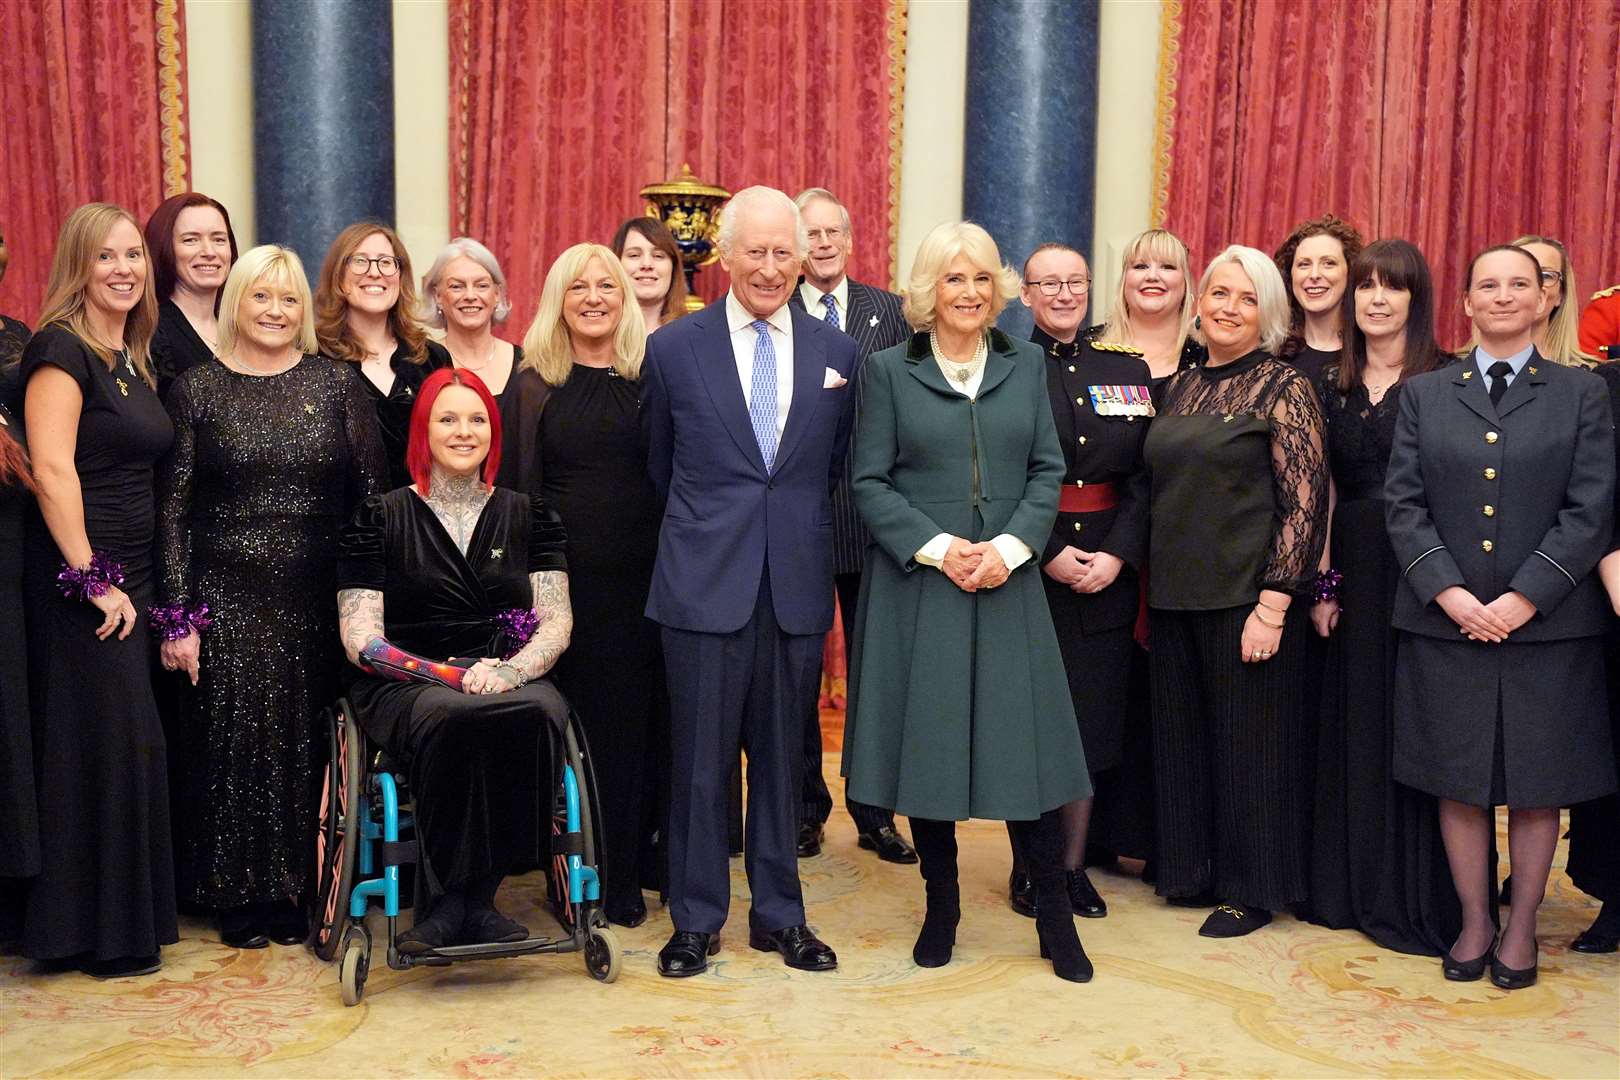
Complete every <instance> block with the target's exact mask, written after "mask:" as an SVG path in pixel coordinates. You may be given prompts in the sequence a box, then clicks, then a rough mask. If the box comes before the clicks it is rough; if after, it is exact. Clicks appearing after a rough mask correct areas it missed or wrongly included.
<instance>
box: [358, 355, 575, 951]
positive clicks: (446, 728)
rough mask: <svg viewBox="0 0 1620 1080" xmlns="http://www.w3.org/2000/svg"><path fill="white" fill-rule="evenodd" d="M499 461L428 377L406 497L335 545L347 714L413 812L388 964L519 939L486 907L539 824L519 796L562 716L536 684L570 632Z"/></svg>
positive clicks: (520, 501) (557, 538)
mask: <svg viewBox="0 0 1620 1080" xmlns="http://www.w3.org/2000/svg"><path fill="white" fill-rule="evenodd" d="M500 447H501V417H500V412H499V409H498V407H497V405H496V403H495V400H494V398H493V397H492V396H491V395H490V393H489V390H488V388H486V387H485V386H484V384H483V382H482V381H481V380H480V379H479V378H478V376H477V375H475V374H473V373H471V372H469V371H465V370H457V369H451V368H444V369H441V370H439V371H436V372H434V373H433V374H432V375H430V376H429V377H428V379H427V380H426V382H425V383H424V384H423V386H422V389H421V392H420V394H419V396H418V399H417V402H416V407H415V410H414V412H413V413H412V415H411V425H410V441H409V445H408V447H407V450H406V465H407V468H408V469H409V471H410V474H411V478H412V479H413V480H414V481H415V483H414V484H412V485H411V486H410V487H402V488H398V489H396V490H394V491H391V492H389V493H388V494H386V495H377V496H373V497H371V498H369V499H367V500H365V501H364V502H363V503H362V504H361V506H360V508H359V511H358V512H357V513H356V515H355V518H354V520H353V521H352V522H351V523H350V524H349V526H348V527H347V528H346V529H345V530H344V532H343V536H342V541H341V553H340V558H339V568H338V589H339V591H338V612H339V618H340V622H341V627H340V630H341V634H342V638H343V647H344V651H345V652H346V653H347V654H348V657H349V660H350V662H351V663H353V664H354V665H355V666H356V667H358V668H360V669H361V671H362V672H364V674H355V677H354V681H353V685H352V686H351V688H350V691H349V699H350V701H351V702H352V704H353V705H354V708H355V712H356V719H357V720H358V721H359V724H360V726H361V728H362V729H363V730H364V731H365V733H366V735H367V737H368V738H369V739H370V740H371V741H372V742H374V743H376V744H379V745H381V746H382V747H383V748H384V749H385V750H386V751H387V752H388V753H389V754H390V755H391V756H392V757H393V758H395V759H396V760H397V761H399V762H400V763H401V764H402V765H403V767H404V768H405V769H406V770H407V775H408V779H409V784H410V788H411V791H412V794H413V796H414V799H415V815H416V828H417V837H418V841H419V844H420V851H421V862H422V865H423V876H424V884H425V886H426V889H425V892H426V895H427V898H428V903H427V904H426V905H425V908H424V906H422V905H419V906H418V918H417V921H416V925H415V926H414V927H412V928H411V929H410V930H408V931H406V932H405V933H403V934H401V935H400V936H399V938H398V947H399V950H400V951H401V952H402V953H421V952H426V951H428V950H431V949H436V948H441V947H444V946H448V945H466V944H487V943H495V942H512V941H521V940H523V939H524V938H526V937H527V936H528V930H527V929H526V928H525V927H523V926H521V925H519V924H518V923H517V922H516V921H514V920H512V919H510V918H507V917H506V916H505V915H502V914H501V913H500V912H499V911H497V910H496V908H495V891H496V889H497V888H498V887H499V885H500V882H501V878H502V877H503V876H504V875H505V873H506V870H507V869H508V868H509V867H510V866H512V864H513V863H514V862H515V861H516V860H517V858H518V857H519V856H520V854H521V853H519V852H516V851H513V850H511V848H512V847H513V844H512V842H511V836H512V834H513V832H514V830H513V829H512V828H511V827H510V822H511V821H512V820H513V819H515V818H518V817H520V816H521V815H535V814H536V813H537V812H538V810H537V807H536V806H535V805H533V802H532V798H527V797H524V796H523V793H525V792H532V791H533V789H534V785H533V777H534V776H535V775H537V773H536V772H535V770H536V769H540V768H544V769H546V770H548V771H547V772H546V773H544V774H540V775H549V770H550V769H551V767H552V766H551V762H550V756H551V755H550V747H551V745H552V743H551V737H550V736H551V731H554V730H559V729H560V727H561V725H562V724H563V723H564V722H565V721H566V718H567V715H568V703H567V701H565V700H564V698H563V696H562V695H561V694H560V693H559V692H558V691H557V689H556V688H555V687H554V686H552V684H551V682H550V681H549V680H547V679H545V678H544V676H545V675H546V673H547V672H549V671H550V670H551V667H552V665H553V664H555V663H556V662H557V657H558V656H560V655H561V654H562V652H563V650H564V649H566V648H567V647H568V640H569V636H570V634H571V632H572V628H573V615H572V612H571V611H570V608H569V602H568V574H567V565H566V561H565V558H564V555H563V541H564V537H563V530H562V525H561V523H560V522H559V521H558V519H557V517H556V515H555V514H553V513H551V512H550V511H548V510H547V509H546V508H545V507H544V506H543V505H542V504H541V502H540V500H539V499H538V498H533V499H531V498H530V497H529V496H526V495H520V494H518V493H517V492H515V491H509V490H507V489H505V488H497V487H495V486H494V477H495V473H496V470H497V469H498V468H499V467H500ZM440 661H449V663H448V664H445V663H438V662H440ZM531 748H534V749H533V750H532V751H531ZM522 831H524V832H528V831H529V830H522ZM421 891H422V890H419V892H421ZM424 914H425V917H423V916H424Z"/></svg>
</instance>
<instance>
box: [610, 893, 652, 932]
mask: <svg viewBox="0 0 1620 1080" xmlns="http://www.w3.org/2000/svg"><path fill="white" fill-rule="evenodd" d="M602 913H603V914H604V915H606V916H607V921H608V922H610V923H612V924H614V925H615V926H629V927H637V926H640V925H641V924H642V923H644V922H646V921H647V905H646V903H645V902H643V901H641V900H639V899H638V900H637V901H636V902H635V903H634V904H632V905H630V906H629V907H626V908H609V907H603V909H602Z"/></svg>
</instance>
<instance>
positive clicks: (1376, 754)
mask: <svg viewBox="0 0 1620 1080" xmlns="http://www.w3.org/2000/svg"><path fill="white" fill-rule="evenodd" d="M1338 379H1339V367H1338V364H1337V363H1330V364H1327V365H1326V366H1325V367H1323V369H1322V374H1321V377H1320V381H1319V382H1318V383H1317V395H1318V397H1319V398H1320V399H1321V401H1322V412H1323V416H1324V418H1325V419H1326V421H1327V433H1328V462H1329V465H1330V466H1331V468H1332V471H1333V483H1334V486H1335V489H1336V491H1337V496H1338V501H1337V503H1336V504H1335V507H1334V511H1333V528H1332V532H1331V535H1332V547H1333V552H1332V559H1331V563H1332V565H1333V566H1334V567H1335V568H1336V569H1338V570H1339V571H1341V572H1342V573H1343V574H1344V585H1343V590H1342V593H1341V596H1340V608H1341V611H1340V615H1339V624H1338V627H1337V629H1336V630H1334V632H1333V635H1332V636H1331V637H1330V638H1328V639H1327V649H1326V662H1325V675H1324V679H1323V685H1322V698H1321V714H1320V716H1321V723H1320V727H1319V729H1318V738H1317V746H1316V750H1317V755H1316V786H1315V791H1316V800H1315V807H1316V813H1315V819H1314V821H1315V823H1314V828H1313V832H1312V840H1311V900H1310V910H1311V917H1312V919H1313V921H1315V922H1319V923H1321V924H1322V925H1323V926H1329V927H1332V928H1333V929H1335V930H1343V929H1359V930H1361V931H1362V932H1363V933H1365V934H1366V935H1367V936H1368V937H1370V938H1372V939H1373V940H1374V941H1376V942H1378V944H1380V945H1382V946H1383V947H1384V948H1386V949H1394V950H1396V951H1397V952H1404V953H1417V954H1419V955H1423V956H1438V955H1440V954H1441V953H1443V952H1444V951H1445V950H1446V949H1447V948H1449V947H1450V945H1451V943H1452V941H1454V940H1455V939H1456V937H1457V934H1458V932H1459V931H1460V930H1461V929H1462V910H1461V907H1460V906H1459V904H1458V901H1457V893H1456V889H1455V887H1454V886H1453V885H1452V882H1451V872H1450V870H1449V868H1448V867H1447V864H1446V852H1445V847H1444V845H1442V843H1441V842H1440V815H1439V810H1438V808H1437V807H1436V805H1435V800H1434V797H1433V796H1432V795H1426V794H1424V793H1423V792H1420V791H1417V790H1415V789H1413V788H1409V787H1407V786H1405V785H1404V784H1397V783H1396V782H1395V781H1394V779H1393V777H1392V776H1391V770H1390V762H1391V749H1390V748H1391V746H1392V740H1393V739H1394V720H1395V714H1394V689H1393V688H1394V677H1395V642H1396V633H1395V630H1394V627H1393V626H1392V620H1393V618H1394V613H1395V590H1396V588H1397V587H1398V586H1399V585H1400V579H1401V572H1400V571H1401V568H1400V566H1399V565H1398V564H1397V563H1396V560H1395V550H1394V548H1392V547H1391V546H1390V543H1389V533H1388V532H1387V530H1386V529H1385V528H1384V472H1385V470H1386V469H1387V468H1388V466H1389V450H1390V444H1391V443H1392V441H1393V440H1394V437H1395V417H1396V414H1397V411H1398V409H1399V407H1400V390H1401V388H1400V386H1399V385H1397V386H1395V387H1392V388H1391V389H1390V390H1389V392H1388V393H1386V394H1385V395H1384V397H1383V398H1382V399H1381V400H1380V401H1378V403H1377V404H1374V403H1373V402H1372V400H1371V398H1370V397H1369V395H1368V393H1367V388H1366V386H1365V385H1362V384H1357V385H1356V386H1355V387H1354V388H1353V389H1351V390H1349V391H1345V390H1341V389H1339V385H1338ZM1302 602H1309V601H1308V598H1307V599H1306V600H1304V601H1302Z"/></svg>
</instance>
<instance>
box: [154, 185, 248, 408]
mask: <svg viewBox="0 0 1620 1080" xmlns="http://www.w3.org/2000/svg"><path fill="white" fill-rule="evenodd" d="M145 231H146V250H147V252H148V253H149V257H150V259H151V260H152V284H153V287H154V288H153V291H154V293H155V294H156V295H157V301H158V324H157V333H155V334H153V335H152V372H153V374H155V375H156V376H157V384H158V395H159V396H160V397H164V398H167V397H168V396H169V386H170V384H172V383H173V382H174V380H176V379H178V378H179V377H180V375H181V373H182V372H184V371H185V370H186V369H187V368H190V367H194V366H196V365H197V364H200V363H203V362H204V361H207V360H212V359H213V358H214V357H215V356H217V355H218V354H219V291H220V290H221V289H223V288H224V287H225V278H226V276H227V275H229V274H230V272H231V267H232V266H234V265H236V233H234V232H232V231H231V215H230V214H229V213H227V212H226V210H225V207H224V205H223V204H221V203H219V202H217V201H216V200H214V199H210V198H209V197H208V196H207V195H204V194H202V193H201V192H196V191H188V192H186V193H184V194H182V195H175V196H174V197H172V198H169V199H165V200H164V201H163V202H162V203H160V204H158V208H157V209H156V210H154V211H152V216H151V217H149V218H147V219H146V230H145ZM227 317H228V316H227Z"/></svg>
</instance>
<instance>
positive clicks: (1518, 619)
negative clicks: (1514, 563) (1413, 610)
mask: <svg viewBox="0 0 1620 1080" xmlns="http://www.w3.org/2000/svg"><path fill="white" fill-rule="evenodd" d="M1434 602H1435V603H1437V604H1439V605H1440V610H1441V611H1444V612H1445V613H1446V617H1447V618H1449V619H1450V620H1451V621H1452V622H1454V623H1456V624H1457V626H1458V627H1460V628H1461V630H1462V632H1463V634H1464V635H1465V636H1467V638H1468V640H1470V641H1490V642H1495V643H1498V644H1499V643H1501V642H1504V641H1506V640H1507V639H1508V635H1509V634H1511V633H1513V631H1515V630H1517V629H1519V627H1521V626H1523V625H1524V624H1525V623H1527V622H1529V621H1530V619H1531V618H1532V617H1533V616H1534V615H1535V613H1536V605H1535V604H1532V603H1531V602H1530V601H1529V599H1527V598H1526V597H1525V595H1524V594H1523V593H1518V592H1505V593H1503V594H1502V595H1501V596H1498V597H1497V598H1496V599H1495V600H1492V601H1491V602H1490V603H1489V604H1482V603H1480V602H1479V598H1478V597H1476V596H1475V595H1474V594H1473V593H1471V592H1469V591H1468V590H1467V589H1465V588H1463V587H1462V586H1461V585H1453V586H1451V588H1449V589H1444V590H1442V591H1441V593H1440V595H1439V596H1436V597H1435V598H1434Z"/></svg>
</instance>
